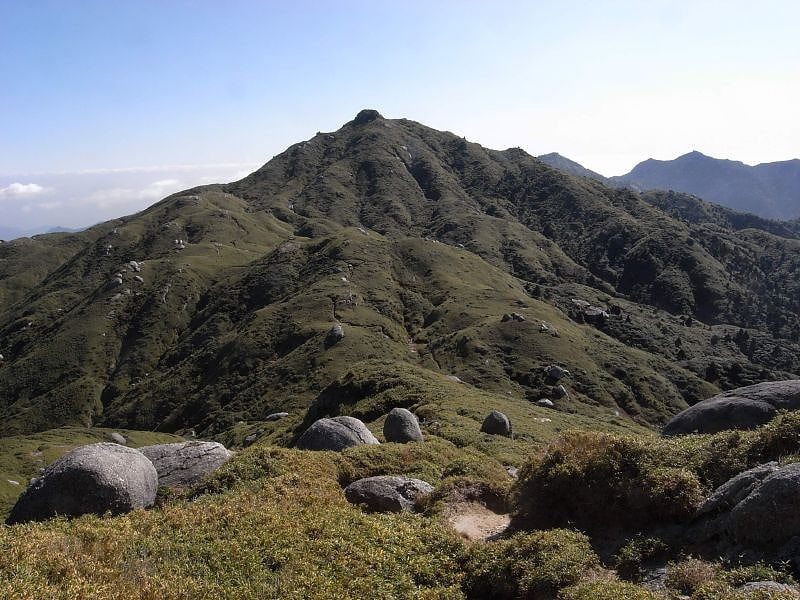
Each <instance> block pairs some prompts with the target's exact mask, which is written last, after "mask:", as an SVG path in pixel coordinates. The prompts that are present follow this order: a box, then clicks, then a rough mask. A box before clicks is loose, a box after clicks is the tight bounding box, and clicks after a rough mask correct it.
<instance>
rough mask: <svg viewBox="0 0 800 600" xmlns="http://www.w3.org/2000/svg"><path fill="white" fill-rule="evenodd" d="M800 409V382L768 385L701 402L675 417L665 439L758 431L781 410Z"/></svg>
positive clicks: (750, 387)
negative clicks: (743, 430)
mask: <svg viewBox="0 0 800 600" xmlns="http://www.w3.org/2000/svg"><path fill="white" fill-rule="evenodd" d="M797 409H800V380H797V379H793V380H788V381H768V382H764V383H757V384H755V385H750V386H747V387H742V388H737V389H735V390H730V391H727V392H723V393H722V394H718V395H717V396H714V397H713V398H709V399H707V400H703V401H702V402H698V403H697V404H695V405H694V406H691V407H689V408H687V409H686V410H684V411H683V412H680V413H678V414H677V415H675V416H674V417H673V418H672V419H671V420H670V421H669V422H668V423H667V424H666V426H665V427H664V430H663V432H662V433H663V434H664V435H683V434H686V433H716V432H718V431H724V430H727V429H755V428H756V427H758V426H759V425H763V424H764V423H766V422H768V421H770V420H771V419H772V418H773V417H774V416H775V414H776V413H777V411H778V410H797Z"/></svg>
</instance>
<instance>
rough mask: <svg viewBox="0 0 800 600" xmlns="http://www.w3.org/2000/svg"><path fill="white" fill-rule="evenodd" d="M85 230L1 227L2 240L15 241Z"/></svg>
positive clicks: (0, 235) (78, 228)
mask: <svg viewBox="0 0 800 600" xmlns="http://www.w3.org/2000/svg"><path fill="white" fill-rule="evenodd" d="M83 229H84V228H83V227H77V228H70V227H37V228H34V229H20V228H19V227H5V226H1V225H0V240H14V239H17V238H21V237H30V236H32V235H39V234H42V233H77V232H78V231H82V230H83Z"/></svg>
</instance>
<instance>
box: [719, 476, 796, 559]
mask: <svg viewBox="0 0 800 600" xmlns="http://www.w3.org/2000/svg"><path fill="white" fill-rule="evenodd" d="M798 506H800V463H794V464H789V465H786V466H784V467H781V468H779V469H778V470H776V471H775V472H773V473H772V474H770V475H768V476H767V477H765V478H764V479H763V481H761V483H760V484H757V485H755V486H754V488H753V490H752V491H751V492H750V493H749V494H748V495H747V497H745V498H744V499H743V500H742V501H741V502H739V503H738V504H737V505H736V506H735V507H734V508H733V510H731V513H730V521H729V529H730V531H731V533H732V534H733V537H734V538H735V539H736V541H737V542H739V543H741V544H744V545H748V544H755V545H770V546H774V545H777V544H778V543H781V542H787V541H788V540H790V539H791V538H793V537H795V536H798V535H800V511H798V510H797V507H798Z"/></svg>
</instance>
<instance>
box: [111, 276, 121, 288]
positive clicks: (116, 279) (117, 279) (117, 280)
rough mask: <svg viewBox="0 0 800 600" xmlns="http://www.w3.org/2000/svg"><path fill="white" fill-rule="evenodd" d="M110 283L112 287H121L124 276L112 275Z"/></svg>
mask: <svg viewBox="0 0 800 600" xmlns="http://www.w3.org/2000/svg"><path fill="white" fill-rule="evenodd" d="M109 285H110V286H111V287H112V288H115V287H119V286H121V285H122V277H112V278H111V281H110V282H109Z"/></svg>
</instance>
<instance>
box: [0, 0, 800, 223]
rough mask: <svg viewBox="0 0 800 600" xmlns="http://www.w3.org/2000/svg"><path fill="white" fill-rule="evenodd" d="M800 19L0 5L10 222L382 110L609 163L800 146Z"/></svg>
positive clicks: (599, 5) (624, 5)
mask: <svg viewBox="0 0 800 600" xmlns="http://www.w3.org/2000/svg"><path fill="white" fill-rule="evenodd" d="M798 23H800V2H796V1H794V0H787V1H778V0H772V1H770V0H764V1H762V2H759V3H755V2H752V1H748V2H740V1H737V0H729V1H711V0H707V1H703V0H698V1H694V2H689V1H686V2H678V1H668V0H648V1H647V2H634V1H616V2H615V1H610V0H608V1H602V0H599V1H589V0H587V1H584V2H569V1H565V2H538V1H529V2H511V1H501V0H496V1H491V2H490V1H489V0H486V1H483V2H475V1H470V0H462V1H458V2H456V1H447V0H444V1H438V2H434V1H431V0H429V1H427V2H422V1H417V0H407V1H405V2H380V1H377V0H373V1H371V2H367V1H353V0H338V1H330V2H323V1H316V2H311V1H305V2H303V1H294V2H288V1H284V2H270V1H266V0H262V1H258V2H256V1H245V0H228V1H226V2H221V1H218V2H211V1H193V2H180V1H170V0H160V1H158V2H155V1H149V0H136V1H133V0H130V1H114V2H109V1H108V0H104V1H102V2H95V1H91V0H72V1H66V0H61V1H52V2H49V1H46V0H37V1H27V0H0V28H1V29H0V31H1V32H2V34H1V35H0V74H1V75H2V81H3V83H2V85H0V225H6V226H17V227H20V228H23V229H25V228H36V227H41V226H43V225H45V224H49V225H57V224H60V225H68V226H77V225H83V224H88V223H91V222H94V221H98V220H100V219H102V218H110V217H111V216H116V215H117V214H122V213H124V212H126V211H127V212H130V211H131V210H136V209H138V208H141V207H143V205H146V203H147V202H151V201H152V194H153V193H156V192H154V191H153V190H154V189H156V188H158V189H159V192H160V191H164V192H165V193H168V192H170V191H174V190H173V189H171V188H170V186H169V185H162V186H161V187H160V188H159V187H158V186H155V187H154V184H158V183H162V184H163V183H164V182H172V186H173V187H174V186H183V187H188V186H189V185H194V184H195V183H200V182H203V181H206V180H208V178H211V177H215V176H219V177H222V178H231V177H235V176H238V175H239V173H240V172H242V171H247V170H248V169H249V170H252V168H253V167H254V166H255V165H258V164H261V163H263V162H266V161H267V160H268V159H269V158H270V157H271V156H273V155H274V154H276V153H278V152H280V151H281V150H283V149H284V148H285V147H286V146H288V145H290V144H292V143H294V142H296V141H299V140H301V139H306V138H308V137H310V136H312V135H313V134H314V133H315V132H316V131H318V130H321V131H327V130H334V129H336V128H338V127H339V126H340V125H341V124H342V123H344V122H346V121H348V120H349V119H351V118H352V117H353V115H355V113H356V112H357V111H358V110H359V109H361V108H365V107H371V108H377V109H378V110H380V111H381V112H382V113H383V114H384V115H385V116H387V117H408V118H411V119H414V120H417V121H421V122H423V123H425V124H428V125H431V126H433V127H437V128H441V129H449V130H451V131H454V132H457V133H459V134H461V135H465V136H466V137H467V138H468V139H471V140H474V141H477V142H480V143H482V144H484V145H487V146H490V147H495V148H506V147H510V146H521V147H523V148H525V149H526V150H528V151H529V152H531V153H532V154H541V153H545V152H551V151H558V152H560V153H562V154H564V155H566V156H569V157H570V158H573V159H575V160H578V161H579V162H581V163H583V164H584V165H586V166H587V167H589V168H592V169H595V170H597V171H599V172H601V173H603V174H606V175H615V174H621V173H623V172H626V171H628V170H629V169H630V168H631V167H633V165H634V164H635V163H637V162H639V161H640V160H644V159H645V158H648V157H655V158H674V157H675V156H677V155H679V154H683V153H685V152H688V151H690V150H693V149H697V150H701V151H703V152H704V153H706V154H710V155H713V156H719V157H724V158H733V159H738V160H743V161H745V162H748V163H751V164H752V163H757V162H766V161H773V160H781V159H788V158H793V157H798V156H800V148H798V140H800V119H798V118H797V108H796V107H797V106H800V42H798V41H797V39H798V38H797V27H798ZM175 165H182V166H183V167H181V169H182V170H181V169H172V170H170V169H171V167H174V166H175ZM220 165H225V166H224V167H221V166H220ZM87 172H89V173H87ZM81 173H83V175H84V177H83V180H81V178H80V177H79V175H80V174H81ZM119 173H126V175H125V177H126V179H125V181H119V180H118V179H117V177H118V176H119ZM132 173H138V174H139V175H137V176H136V177H133V175H132ZM54 174H59V175H57V176H56V175H54ZM58 177H61V178H62V179H63V178H68V179H69V181H70V184H69V185H68V186H66V187H64V186H63V183H58V181H56V180H57V179H58ZM137 177H138V178H137ZM80 181H84V182H85V185H84V186H83V188H82V187H81V184H80ZM14 184H19V185H22V186H31V185H35V186H38V188H40V189H37V188H33V187H27V188H21V187H19V185H18V186H16V187H12V186H14ZM59 186H61V188H62V189H60V190H59ZM176 189H177V188H176ZM109 190H110V192H109ZM126 190H127V192H129V194H128V196H130V198H128V200H130V201H127V200H125V194H126V193H127V192H126ZM148 190H150V191H149V192H148ZM104 194H105V196H111V197H115V198H116V199H117V202H110V203H106V204H105V205H104V206H103V207H100V206H99V205H100V204H102V202H100V203H98V202H95V203H92V202H89V201H87V198H89V197H91V196H93V195H94V197H96V198H102V197H104ZM148 194H149V195H148ZM81 202H82V204H80V203H81ZM78 206H79V208H76V207H78ZM26 207H27V208H26ZM23 209H25V210H23Z"/></svg>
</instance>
